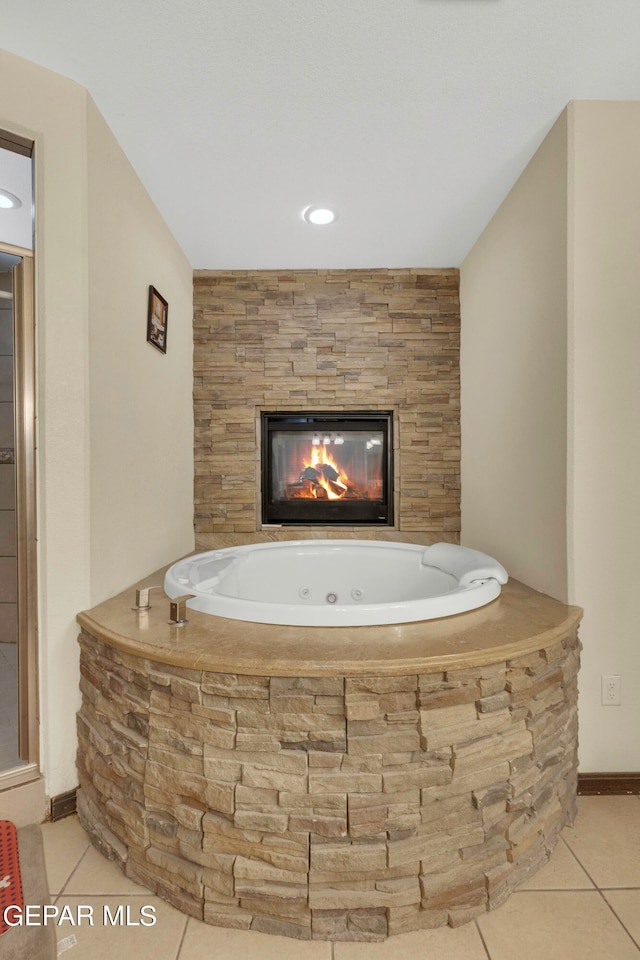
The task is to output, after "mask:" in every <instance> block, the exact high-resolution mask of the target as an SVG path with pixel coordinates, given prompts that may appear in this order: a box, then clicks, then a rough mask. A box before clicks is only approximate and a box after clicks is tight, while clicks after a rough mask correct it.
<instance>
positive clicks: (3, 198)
mask: <svg viewBox="0 0 640 960" xmlns="http://www.w3.org/2000/svg"><path fill="white" fill-rule="evenodd" d="M21 206H22V201H21V200H20V199H19V197H16V196H14V195H13V194H12V193H9V191H8V190H0V208H2V209H3V210H11V209H14V208H16V207H21Z"/></svg>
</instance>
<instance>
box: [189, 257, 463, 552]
mask: <svg viewBox="0 0 640 960" xmlns="http://www.w3.org/2000/svg"><path fill="white" fill-rule="evenodd" d="M458 289H459V275H458V271H457V270H426V269H425V270H408V269H407V270H294V271H253V272H252V271H240V270H237V271H231V272H225V273H221V272H218V271H209V270H197V271H196V272H195V275H194V306H195V315H194V341H195V343H194V400H195V433H196V440H195V526H196V543H197V546H198V547H199V548H200V549H206V548H209V547H217V546H219V539H218V538H217V537H216V535H217V534H230V533H236V534H242V533H244V534H247V533H251V532H255V531H256V530H260V527H261V517H260V507H259V502H260V500H259V449H258V445H259V434H258V432H257V429H256V424H257V421H258V420H259V413H260V411H261V410H273V411H277V410H303V411H318V410H338V409H339V410H358V409H359V410H387V409H390V410H393V412H394V418H395V433H396V436H395V445H396V450H395V453H396V461H397V462H396V491H395V492H396V497H395V509H396V514H395V515H396V524H395V527H396V529H397V530H402V531H407V532H422V533H423V534H425V535H426V539H427V540H428V541H433V540H436V539H440V540H457V538H458V536H459V531H460V375H459V348H460V307H459V298H458ZM342 529H343V530H344V528H342ZM376 530H378V531H379V532H380V535H381V536H384V528H381V527H378V528H376ZM317 532H318V528H316V533H317Z"/></svg>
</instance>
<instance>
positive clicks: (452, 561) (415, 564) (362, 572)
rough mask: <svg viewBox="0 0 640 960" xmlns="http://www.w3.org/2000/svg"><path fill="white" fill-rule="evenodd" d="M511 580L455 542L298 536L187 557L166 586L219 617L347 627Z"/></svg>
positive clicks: (427, 615)
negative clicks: (428, 545) (186, 595)
mask: <svg viewBox="0 0 640 960" xmlns="http://www.w3.org/2000/svg"><path fill="white" fill-rule="evenodd" d="M507 579H508V577H507V572H506V570H505V569H504V567H503V566H501V565H500V564H499V563H498V562H497V561H496V560H494V559H493V558H492V557H489V556H487V554H485V553H480V552H479V551H477V550H470V549H469V548H467V547H459V546H457V545H455V544H451V543H435V544H433V545H432V546H430V547H424V546H421V545H416V544H411V543H395V542H392V541H381V540H293V541H282V542H279V543H262V544H249V545H248V546H243V547H228V548H227V549H224V550H210V551H208V552H207V553H200V554H197V555H195V556H191V557H187V558H185V559H184V560H179V561H178V562H177V563H174V564H173V566H171V567H170V568H169V570H168V571H167V573H166V576H165V582H164V589H165V592H166V594H167V595H168V596H169V597H171V598H172V599H174V598H176V597H180V596H184V595H185V594H191V595H192V597H191V599H190V600H189V601H188V603H187V606H188V607H190V608H191V609H192V610H199V611H201V612H202V613H210V614H214V615H215V616H218V617H228V618H230V619H232V620H249V621H251V622H253V623H280V624H290V625H293V626H335V627H338V626H365V625H370V624H378V623H380V624H382V623H410V622H412V621H415V620H434V619H436V618H437V617H449V616H451V615H452V614H455V613H464V612H465V611H466V610H474V609H475V608H476V607H482V606H484V604H486V603H489V602H490V601H491V600H495V598H496V597H497V596H499V594H500V589H501V584H503V583H506V582H507Z"/></svg>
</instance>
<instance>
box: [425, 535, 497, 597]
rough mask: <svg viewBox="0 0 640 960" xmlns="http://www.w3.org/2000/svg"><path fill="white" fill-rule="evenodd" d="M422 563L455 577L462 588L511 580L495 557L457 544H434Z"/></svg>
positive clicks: (429, 548) (427, 550)
mask: <svg viewBox="0 0 640 960" xmlns="http://www.w3.org/2000/svg"><path fill="white" fill-rule="evenodd" d="M421 562H422V565H423V566H425V567H435V568H436V569H437V570H441V571H442V572H443V573H448V574H450V575H451V576H452V577H455V578H456V580H458V581H459V583H460V586H461V587H465V586H468V585H469V584H470V583H473V581H474V580H497V581H498V583H506V582H507V580H508V579H509V576H508V574H507V571H506V570H505V568H504V567H503V566H502V564H500V563H498V561H497V560H494V559H493V557H490V556H489V555H488V554H486V553H481V552H480V551H479V550H471V549H470V548H469V547H460V546H458V544H456V543H434V544H433V545H432V546H430V547H427V549H426V550H425V552H424V553H423V554H422V561H421Z"/></svg>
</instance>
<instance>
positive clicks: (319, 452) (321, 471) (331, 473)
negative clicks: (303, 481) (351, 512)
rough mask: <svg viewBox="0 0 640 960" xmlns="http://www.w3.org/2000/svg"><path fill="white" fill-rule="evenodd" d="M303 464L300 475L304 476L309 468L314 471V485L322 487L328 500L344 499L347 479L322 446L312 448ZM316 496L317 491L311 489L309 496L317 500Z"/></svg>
mask: <svg viewBox="0 0 640 960" xmlns="http://www.w3.org/2000/svg"><path fill="white" fill-rule="evenodd" d="M303 462H304V470H303V471H302V475H304V472H305V470H308V469H309V468H311V470H315V471H316V472H317V474H318V477H317V480H316V483H317V484H318V485H319V486H320V487H322V489H323V490H326V491H327V498H328V499H329V500H340V498H341V497H344V495H345V493H346V492H347V490H348V489H349V488H348V486H347V483H348V481H349V477H348V476H347V474H346V473H345V472H344V471H343V470H342V468H341V467H339V466H338V464H337V463H336V461H335V460H334V459H333V457H331V456H330V455H329V452H328V450H327V448H326V446H325V445H324V444H323V445H322V446H315V447H312V448H311V458H310V459H309V460H307V459H305V460H304V461H303ZM327 468H328V469H327ZM316 494H317V491H316V490H314V489H312V491H311V496H312V497H315V498H316V499H317V496H316Z"/></svg>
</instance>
